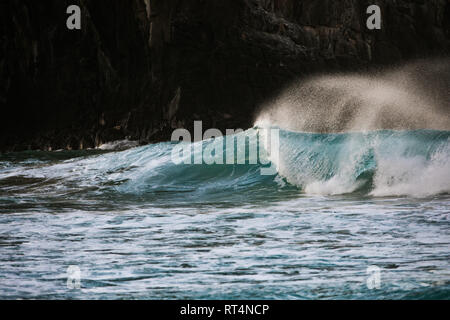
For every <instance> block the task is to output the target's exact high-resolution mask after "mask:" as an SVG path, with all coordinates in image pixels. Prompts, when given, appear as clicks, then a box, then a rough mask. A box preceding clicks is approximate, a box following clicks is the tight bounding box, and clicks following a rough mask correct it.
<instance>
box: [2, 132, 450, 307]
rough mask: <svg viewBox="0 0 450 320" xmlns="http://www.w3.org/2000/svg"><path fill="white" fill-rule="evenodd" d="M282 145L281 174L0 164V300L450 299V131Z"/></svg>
mask: <svg viewBox="0 0 450 320" xmlns="http://www.w3.org/2000/svg"><path fill="white" fill-rule="evenodd" d="M255 133H256V130H255V129H251V130H248V131H246V132H245V133H243V134H244V135H247V136H252V135H255ZM222 141H223V140H221V139H216V140H215V141H212V142H209V143H222ZM280 142H281V143H280V145H281V149H280V158H279V160H278V163H276V165H277V167H278V174H276V175H273V176H262V175H260V172H259V170H260V168H261V166H260V165H250V164H246V165H206V164H203V165H175V164H173V162H172V161H171V150H172V148H173V147H174V145H173V144H170V143H161V144H156V145H148V146H143V147H136V148H132V149H129V150H126V151H120V152H119V151H111V152H104V151H83V152H77V151H73V152H67V151H61V152H25V153H16V154H5V155H2V156H1V157H0V212H1V214H0V260H1V261H0V298H7V299H16V298H51V299H61V298H87V299H91V298H92V299H104V298H109V299H116V298H136V299H160V298H162V299H166V298H191V299H259V298H266V299H297V298H307V299H309V298H330V299H337V298H349V299H368V298H376V299H384V298H394V299H398V298H411V299H427V298H437V299H448V298H450V253H449V252H450V250H449V249H450V228H449V227H450V221H449V216H450V132H448V131H431V130H418V131H375V132H369V133H346V134H307V133H295V132H289V131H281V133H280ZM70 265H76V266H79V267H80V269H81V286H82V288H81V290H77V289H68V288H67V286H66V280H67V273H66V271H67V268H68V266H70ZM369 266H378V267H379V268H380V288H379V289H368V287H367V285H366V280H367V278H368V275H367V274H366V270H367V268H368V267H369Z"/></svg>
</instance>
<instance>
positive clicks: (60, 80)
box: [0, 0, 450, 150]
mask: <svg viewBox="0 0 450 320" xmlns="http://www.w3.org/2000/svg"><path fill="white" fill-rule="evenodd" d="M71 4H77V5H79V6H80V7H81V10H82V29H81V30H72V31H70V30H68V29H67V28H66V19H67V17H68V15H67V14H66V8H67V7H68V6H69V5H71ZM371 4H378V5H379V6H380V7H381V13H382V29H381V30H368V29H367V28H366V19H367V17H368V14H366V9H367V7H368V6H369V5H371ZM0 37H1V43H0V74H1V76H0V79H1V80H0V105H1V110H2V117H1V136H0V149H1V150H22V149H47V150H48V149H61V148H67V149H79V148H89V147H95V146H98V145H99V144H101V143H103V142H106V141H111V140H118V139H124V138H126V137H127V138H130V139H134V140H139V141H140V142H141V143H148V142H153V141H160V140H167V139H170V135H171V132H172V131H173V129H174V128H177V127H186V128H191V127H192V125H193V121H194V120H203V126H204V128H206V127H216V128H219V129H221V130H224V129H225V128H239V127H241V128H245V127H248V126H250V125H251V124H252V121H253V114H254V112H255V110H257V108H258V106H259V105H260V103H262V102H263V101H264V100H265V99H267V98H270V97H271V96H272V95H274V94H276V93H277V92H278V91H279V90H280V89H282V88H283V86H284V85H286V84H288V83H289V82H290V81H291V80H293V79H295V78H299V77H300V78H301V77H303V76H306V75H310V74H311V73H315V72H324V71H327V72H331V71H347V70H366V69H368V68H373V67H377V66H380V65H386V64H392V63H397V62H401V61H405V60H409V59H414V58H419V57H427V56H430V55H431V56H436V55H438V56H448V54H449V53H450V3H449V2H448V1H447V0H427V1H425V0H423V1H421V0H397V1H392V0H373V1H369V0H367V1H366V0H340V1H333V0H228V1H223V0H186V1H181V0H129V1H123V0H107V1H106V0H70V1H68V0H43V1H35V0H4V1H1V2H0Z"/></svg>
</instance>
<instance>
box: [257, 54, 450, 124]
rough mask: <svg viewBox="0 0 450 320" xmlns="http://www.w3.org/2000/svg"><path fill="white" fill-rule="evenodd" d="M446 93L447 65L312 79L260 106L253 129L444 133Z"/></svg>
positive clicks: (449, 82) (448, 115) (448, 118)
mask: <svg viewBox="0 0 450 320" xmlns="http://www.w3.org/2000/svg"><path fill="white" fill-rule="evenodd" d="M449 88H450V59H440V60H434V61H418V62H415V63H410V64H407V65H404V66H401V67H398V68H395V69H391V70H388V71H385V72H383V73H379V74H367V75H364V74H338V75H323V76H316V77H313V78H310V79H306V80H305V79H304V80H302V81H299V82H294V83H293V84H292V85H291V86H290V87H288V88H287V89H286V90H284V92H283V93H282V94H281V95H280V96H278V97H276V98H275V99H273V100H272V101H269V102H268V103H266V104H265V105H264V106H263V107H262V108H261V111H260V112H259V113H258V116H257V117H256V121H255V123H256V125H258V126H270V125H271V126H279V127H281V128H284V129H290V130H296V131H303V132H346V131H370V130H381V129H396V130H415V129H434V130H450V105H449V101H450V91H449Z"/></svg>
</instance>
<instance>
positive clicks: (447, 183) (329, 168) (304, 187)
mask: <svg viewBox="0 0 450 320" xmlns="http://www.w3.org/2000/svg"><path fill="white" fill-rule="evenodd" d="M257 132H258V129H250V130H248V131H245V132H244V133H241V135H245V136H246V137H248V138H249V140H247V142H246V148H247V150H248V148H249V143H254V141H255V140H254V138H255V137H256V134H257ZM252 139H253V140H252ZM225 140H226V138H218V139H216V140H214V141H209V142H206V143H204V145H203V150H204V149H205V148H207V147H208V145H209V144H214V145H219V146H220V148H223V154H224V157H226V154H227V150H226V148H225ZM249 141H252V142H249ZM172 147H173V145H170V144H161V145H159V146H158V147H152V148H153V150H146V152H147V153H148V154H147V155H142V156H140V157H139V158H138V159H135V158H136V154H135V153H138V154H140V153H141V152H142V151H141V150H139V149H138V150H139V151H138V150H136V151H133V152H131V153H130V154H129V155H127V158H126V160H125V159H124V161H125V162H126V164H125V165H126V166H131V167H136V170H132V172H131V173H124V174H122V176H121V179H125V180H127V181H128V182H127V183H125V184H124V185H122V186H121V187H120V188H119V190H120V191H122V192H131V193H137V194H143V193H147V192H150V191H152V190H153V191H155V190H157V191H159V192H163V191H170V190H173V191H183V192H188V193H189V192H190V193H193V194H195V196H198V194H199V193H201V194H202V195H203V196H207V195H208V194H213V195H214V196H216V195H217V193H220V194H222V195H223V196H224V198H227V197H230V195H231V198H233V197H234V195H235V193H236V192H239V191H245V192H254V193H260V194H264V193H265V192H266V193H269V192H277V191H279V189H283V188H285V189H288V190H289V191H291V189H292V187H295V188H296V189H297V190H298V191H299V192H302V193H305V194H320V195H338V194H352V193H358V194H366V195H370V196H400V195H404V196H412V197H426V196H432V195H436V194H442V193H449V192H450V132H449V131H435V130H415V131H392V130H383V131H374V132H368V133H334V134H331V133H328V134H319V133H298V132H293V131H287V130H280V152H279V158H278V160H277V163H275V165H276V167H277V170H278V173H277V174H276V175H275V176H263V175H261V173H260V169H261V168H262V167H263V166H262V165H261V164H253V165H252V164H248V160H249V159H248V157H247V159H246V161H247V164H241V165H239V164H234V165H225V164H224V165H220V164H214V165H206V164H202V165H195V164H190V165H185V164H182V165H175V164H174V163H172V161H171V148H172ZM235 154H236V153H235ZM114 163H116V161H114ZM289 187H291V188H289Z"/></svg>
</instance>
